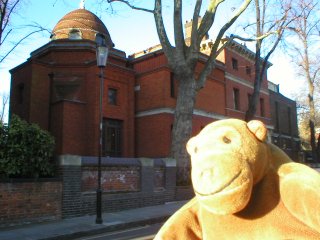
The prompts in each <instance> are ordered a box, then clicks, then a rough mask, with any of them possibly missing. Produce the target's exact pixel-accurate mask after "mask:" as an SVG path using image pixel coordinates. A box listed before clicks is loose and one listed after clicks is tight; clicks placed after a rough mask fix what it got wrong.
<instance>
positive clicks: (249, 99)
mask: <svg viewBox="0 0 320 240" xmlns="http://www.w3.org/2000/svg"><path fill="white" fill-rule="evenodd" d="M251 97H252V95H251V94H250V93H248V109H249V106H250V101H251Z"/></svg>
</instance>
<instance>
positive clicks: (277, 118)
mask: <svg viewBox="0 0 320 240" xmlns="http://www.w3.org/2000/svg"><path fill="white" fill-rule="evenodd" d="M274 105H275V106H274V108H275V116H276V119H275V120H276V131H277V132H278V131H279V103H278V102H275V103H274Z"/></svg>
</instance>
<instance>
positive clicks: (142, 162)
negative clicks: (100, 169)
mask: <svg viewBox="0 0 320 240" xmlns="http://www.w3.org/2000/svg"><path fill="white" fill-rule="evenodd" d="M58 159H59V164H60V166H79V167H80V166H96V165H98V157H94V156H77V155H61V156H59V157H58ZM101 165H102V166H138V167H141V166H142V167H176V166H177V163H176V160H175V159H173V158H122V157H102V158H101Z"/></svg>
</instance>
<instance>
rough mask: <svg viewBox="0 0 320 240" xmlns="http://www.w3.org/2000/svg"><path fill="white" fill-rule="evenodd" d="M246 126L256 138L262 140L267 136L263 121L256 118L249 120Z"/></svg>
mask: <svg viewBox="0 0 320 240" xmlns="http://www.w3.org/2000/svg"><path fill="white" fill-rule="evenodd" d="M247 127H248V129H249V130H250V132H252V133H253V134H254V135H255V136H256V138H258V139H259V140H260V141H262V142H264V141H265V140H266V138H267V128H266V126H265V125H264V123H263V122H261V121H258V120H251V121H250V122H248V123H247Z"/></svg>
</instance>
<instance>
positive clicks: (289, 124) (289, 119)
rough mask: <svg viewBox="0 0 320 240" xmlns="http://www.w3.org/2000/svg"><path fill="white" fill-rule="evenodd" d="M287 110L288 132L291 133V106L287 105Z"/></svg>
mask: <svg viewBox="0 0 320 240" xmlns="http://www.w3.org/2000/svg"><path fill="white" fill-rule="evenodd" d="M287 112H288V131H289V132H288V133H289V134H291V130H292V129H291V128H292V126H291V108H290V107H288V109H287Z"/></svg>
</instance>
